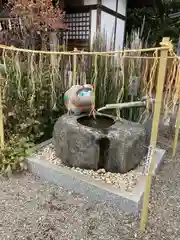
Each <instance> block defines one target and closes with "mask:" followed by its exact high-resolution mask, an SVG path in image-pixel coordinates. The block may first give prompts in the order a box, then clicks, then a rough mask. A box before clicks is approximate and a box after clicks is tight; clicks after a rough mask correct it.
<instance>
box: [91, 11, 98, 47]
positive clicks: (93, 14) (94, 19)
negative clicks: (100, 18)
mask: <svg viewBox="0 0 180 240" xmlns="http://www.w3.org/2000/svg"><path fill="white" fill-rule="evenodd" d="M96 23H97V10H92V11H91V36H90V38H91V39H90V42H91V44H92V43H93V40H94V38H95V36H96Z"/></svg>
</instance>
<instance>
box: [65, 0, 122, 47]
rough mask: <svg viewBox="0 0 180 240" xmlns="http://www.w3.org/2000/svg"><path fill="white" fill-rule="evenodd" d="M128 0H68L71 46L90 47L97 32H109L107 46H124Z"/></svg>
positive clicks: (67, 9) (106, 33) (66, 8)
mask: <svg viewBox="0 0 180 240" xmlns="http://www.w3.org/2000/svg"><path fill="white" fill-rule="evenodd" d="M126 2H127V0H74V1H72V0H69V1H67V0H65V1H64V8H65V10H66V19H65V22H66V23H67V24H68V25H69V31H68V32H67V34H68V37H67V39H68V45H69V49H73V48H74V47H77V48H78V49H85V50H87V49H88V50H89V49H91V46H92V44H93V40H94V38H95V37H96V36H97V33H102V34H105V35H106V39H107V48H108V49H109V48H110V47H111V48H113V49H121V48H123V43H124V35H125V20H126V6H127V3H126Z"/></svg>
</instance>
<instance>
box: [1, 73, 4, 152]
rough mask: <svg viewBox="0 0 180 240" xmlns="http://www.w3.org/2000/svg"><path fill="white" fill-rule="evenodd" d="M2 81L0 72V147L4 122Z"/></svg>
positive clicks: (2, 142) (2, 145) (2, 140)
mask: <svg viewBox="0 0 180 240" xmlns="http://www.w3.org/2000/svg"><path fill="white" fill-rule="evenodd" d="M2 81H3V77H2V74H1V73H0V149H1V151H2V150H3V149H4V124H3V105H2Z"/></svg>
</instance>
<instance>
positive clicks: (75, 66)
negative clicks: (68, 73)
mask: <svg viewBox="0 0 180 240" xmlns="http://www.w3.org/2000/svg"><path fill="white" fill-rule="evenodd" d="M74 52H78V50H77V48H74ZM76 77H77V55H73V85H76Z"/></svg>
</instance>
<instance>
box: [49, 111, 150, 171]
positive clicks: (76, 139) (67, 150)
mask: <svg viewBox="0 0 180 240" xmlns="http://www.w3.org/2000/svg"><path fill="white" fill-rule="evenodd" d="M147 138H148V137H147V132H146V129H145V127H144V125H142V124H138V123H133V122H129V121H126V120H124V119H123V120H122V122H120V121H116V122H114V118H113V117H110V116H108V115H104V114H102V115H97V116H96V119H94V118H93V117H89V116H88V115H86V114H84V115H80V116H74V115H67V114H65V115H63V116H61V117H60V118H59V119H58V120H57V122H56V124H55V126H54V132H53V144H54V149H55V154H56V157H57V158H59V159H61V161H62V163H63V164H64V165H65V166H68V167H74V168H80V169H92V170H98V169H105V171H108V172H112V173H127V172H128V171H130V170H132V169H135V168H136V167H137V166H138V164H139V163H140V162H141V161H142V159H144V157H145V156H146V154H147Z"/></svg>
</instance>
